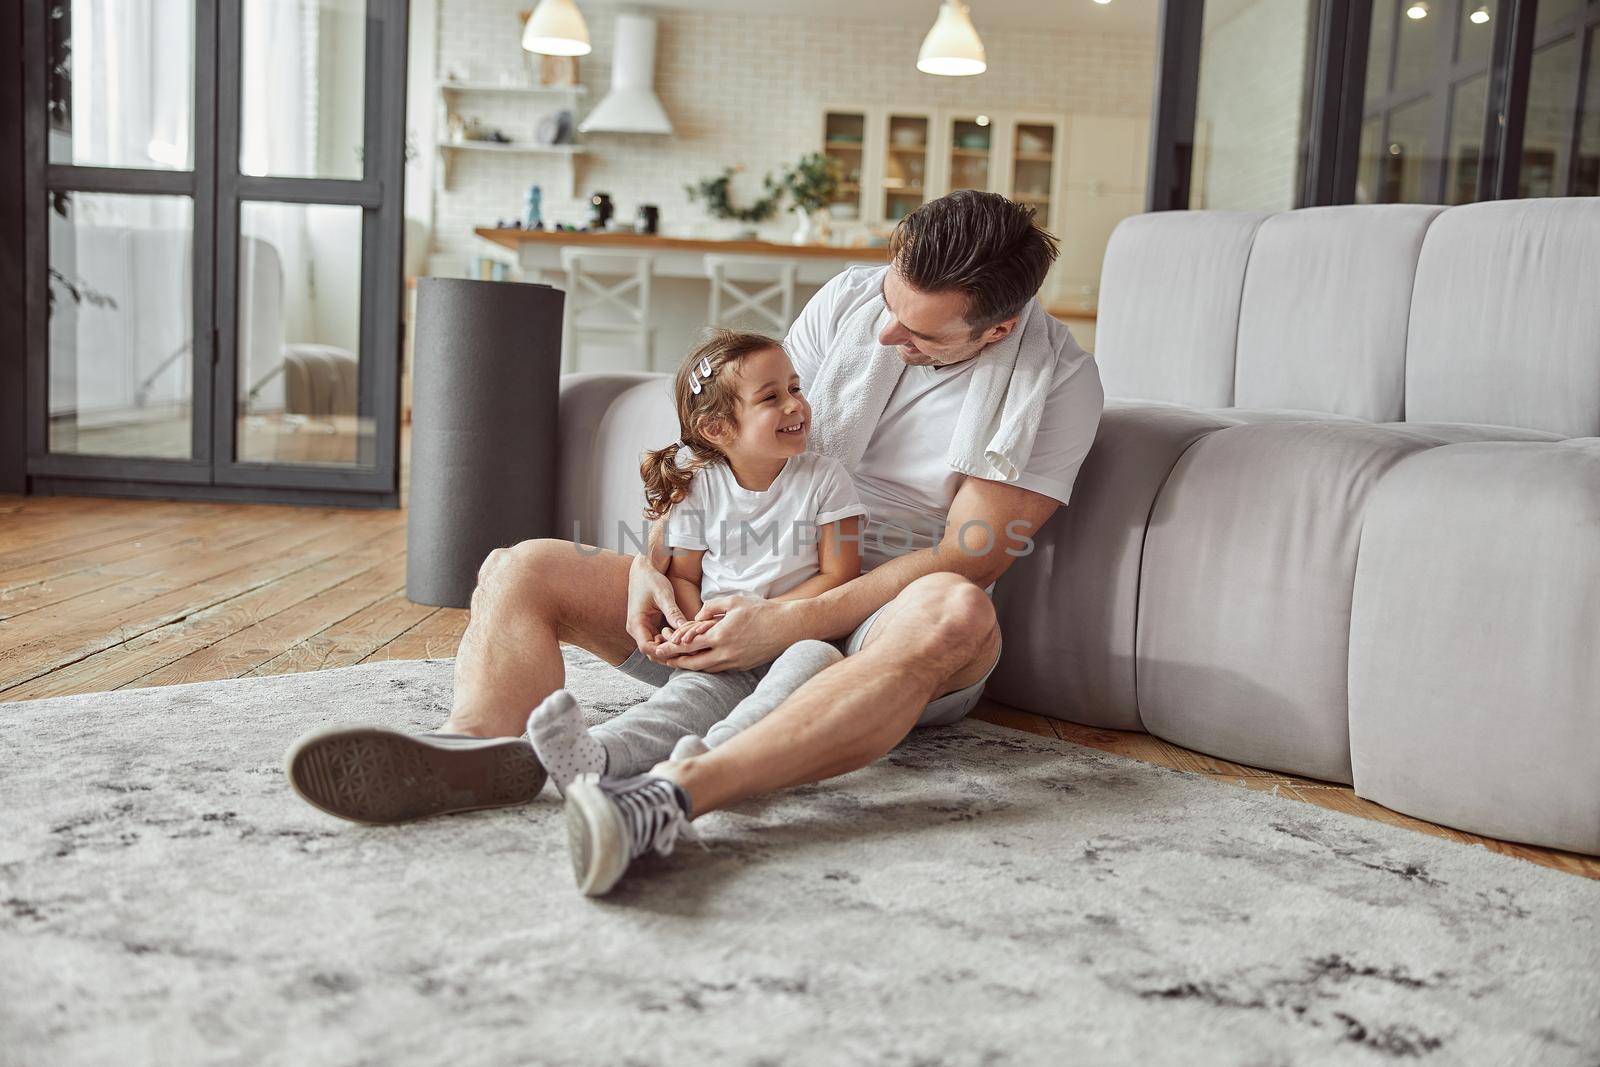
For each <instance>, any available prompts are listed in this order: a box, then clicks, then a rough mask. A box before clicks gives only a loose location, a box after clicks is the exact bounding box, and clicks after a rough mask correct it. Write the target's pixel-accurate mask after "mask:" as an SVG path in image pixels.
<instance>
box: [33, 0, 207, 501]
mask: <svg viewBox="0 0 1600 1067" xmlns="http://www.w3.org/2000/svg"><path fill="white" fill-rule="evenodd" d="M47 3H48V0H28V2H26V3H24V4H23V48H24V50H25V51H24V55H25V56H26V57H27V59H26V61H25V62H24V63H23V65H22V66H23V87H22V106H23V116H24V119H23V141H24V144H23V165H24V168H25V173H24V175H23V210H24V211H25V212H26V216H27V221H26V223H25V241H26V246H27V285H28V292H27V298H26V307H27V311H26V317H27V327H26V336H25V338H24V347H25V348H26V349H27V379H28V384H27V400H26V403H27V412H28V414H27V425H28V428H27V470H28V474H29V475H30V476H33V477H34V478H40V477H42V478H44V479H45V480H46V481H47V482H48V481H49V480H50V479H51V478H61V479H70V478H74V477H82V478H91V479H116V480H121V479H128V480H138V481H157V482H170V483H173V484H174V485H176V486H179V487H189V486H199V485H205V484H207V483H209V482H210V481H211V472H212V465H211V436H212V425H211V414H212V412H211V405H210V404H209V403H208V402H207V401H206V398H207V397H209V396H210V395H211V379H212V372H213V364H214V363H215V360H216V344H215V334H216V330H215V322H214V321H213V308H214V307H215V304H216V302H215V299H214V296H215V293H214V289H213V284H214V273H213V270H212V267H213V259H212V257H213V255H214V250H215V244H214V242H213V241H212V237H211V229H210V227H211V223H212V219H213V217H214V215H215V188H216V185H215V174H214V169H215V159H216V153H215V152H214V151H213V150H212V146H211V143H210V134H211V131H212V129H213V128H214V126H215V122H214V115H215V112H214V110H213V108H214V106H215V99H216V96H215V92H214V91H213V90H214V87H215V85H216V80H217V56H216V50H215V49H214V48H209V47H206V42H208V41H210V40H213V39H214V38H215V33H216V8H215V6H214V5H212V4H209V3H203V2H202V3H196V4H195V6H194V26H193V31H194V36H193V41H194V44H193V61H194V83H193V85H194V91H193V99H192V103H191V111H192V118H193V130H192V137H191V140H190V143H191V144H192V145H193V159H192V160H191V167H190V169H189V170H187V171H174V170H142V169H137V168H129V167H96V166H77V165H74V164H62V163H51V162H50V159H49V151H50V146H49V138H50V128H49V127H50V124H49V121H48V120H47V118H46V115H47V114H48V110H49V78H50V70H49V60H48V58H47V57H48V56H49V54H50V48H49V43H50V39H49V27H48V26H47V25H46V22H47V19H48V12H47V10H46V8H47ZM72 193H120V194H131V195H144V196H162V195H167V196H184V197H187V198H188V199H189V202H190V212H191V213H190V226H191V230H190V242H191V256H192V258H191V261H190V262H191V267H192V270H191V273H192V275H193V282H192V285H193V290H192V292H191V294H190V305H191V306H190V338H191V340H190V342H189V352H190V371H191V376H190V394H189V395H190V397H191V401H190V417H189V418H190V425H189V429H190V443H189V458H188V459H158V458H154V457H141V456H95V455H79V454H76V453H71V452H51V451H50V213H51V212H52V211H53V210H54V209H55V201H56V197H57V196H59V195H62V194H66V195H71V194H72Z"/></svg>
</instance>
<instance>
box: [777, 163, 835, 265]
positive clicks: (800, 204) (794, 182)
mask: <svg viewBox="0 0 1600 1067" xmlns="http://www.w3.org/2000/svg"><path fill="white" fill-rule="evenodd" d="M838 166H839V165H838V162H837V161H836V160H832V159H829V158H828V157H827V156H825V155H823V154H822V153H821V152H813V153H811V154H810V155H808V156H802V157H801V158H800V161H799V162H798V163H796V164H795V165H794V166H793V167H791V168H790V169H789V170H787V171H785V172H784V174H783V189H784V191H785V192H787V193H788V194H789V199H790V200H792V201H793V202H794V209H793V210H794V215H795V221H796V223H797V224H798V225H797V227H796V229H795V233H794V238H793V240H794V243H795V244H797V245H803V244H810V243H811V242H812V241H813V240H815V239H817V236H818V233H817V231H818V225H817V223H818V215H819V214H820V213H821V212H822V210H823V209H824V208H826V207H827V206H828V204H829V203H830V202H831V201H832V200H833V198H834V196H835V195H836V194H837V193H838V192H839V170H838Z"/></svg>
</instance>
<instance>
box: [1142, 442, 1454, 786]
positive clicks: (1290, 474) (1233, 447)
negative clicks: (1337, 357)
mask: <svg viewBox="0 0 1600 1067" xmlns="http://www.w3.org/2000/svg"><path fill="white" fill-rule="evenodd" d="M1437 444H1439V442H1438V441H1437V440H1436V439H1434V438H1430V437H1428V436H1426V435H1423V434H1419V433H1415V432H1412V431H1408V430H1396V429H1384V428H1380V427H1377V426H1372V425H1370V424H1366V423H1359V422H1345V421H1338V420H1336V421H1306V422H1263V423H1259V424H1254V425H1239V426H1231V427H1227V428H1225V429H1221V430H1217V431H1216V432H1214V433H1211V434H1207V435H1206V436H1205V437H1202V438H1201V439H1200V440H1199V441H1197V442H1195V444H1194V445H1193V447H1191V448H1190V449H1189V450H1188V451H1187V452H1185V453H1184V455H1183V457H1182V458H1181V459H1180V460H1179V461H1178V463H1177V464H1176V466H1175V467H1174V468H1173V471H1172V474H1171V476H1170V477H1169V478H1168V479H1167V482H1166V485H1165V487H1164V488H1163V489H1162V490H1161V493H1160V495H1159V496H1158V497H1157V499H1156V504H1155V508H1154V510H1153V511H1152V512H1151V515H1150V530H1149V533H1148V535H1147V536H1146V538H1145V551H1144V563H1143V567H1142V570H1141V579H1140V584H1139V609H1138V610H1139V615H1138V619H1139V621H1138V639H1137V650H1138V652H1137V655H1138V662H1137V668H1136V670H1137V675H1136V676H1137V685H1138V696H1139V716H1140V719H1141V721H1142V722H1143V723H1144V726H1145V729H1147V730H1149V731H1150V732H1151V733H1153V734H1156V735H1157V736H1160V737H1164V738H1166V739H1167V740H1169V741H1173V742H1175V743H1177V744H1180V745H1183V746H1185V747H1188V748H1192V749H1198V750H1199V751H1201V752H1209V753H1213V754H1216V755H1219V756H1225V757H1226V758H1228V759H1232V760H1238V761H1240V762H1243V763H1249V764H1253V765H1255V766H1258V767H1268V768H1273V769H1276V770H1283V771H1290V772H1292V773H1295V774H1304V775H1308V776H1310V777H1313V778H1322V779H1327V780H1330V781H1337V782H1349V781H1350V777H1351V772H1350V739H1349V730H1348V725H1347V721H1346V715H1347V701H1346V694H1345V689H1346V671H1347V668H1348V664H1347V662H1346V641H1347V638H1348V635H1349V619H1350V590H1351V585H1352V582H1353V581H1354V576H1355V567H1356V549H1357V544H1358V542H1359V539H1360V535H1361V524H1362V520H1363V514H1364V512H1365V509H1366V502H1367V499H1368V498H1369V497H1370V495H1371V494H1372V492H1373V490H1374V488H1375V487H1376V486H1377V485H1378V484H1379V483H1380V481H1381V480H1382V478H1383V477H1384V475H1385V474H1386V473H1387V472H1388V471H1389V469H1390V468H1392V467H1393V466H1394V465H1395V464H1396V463H1399V462H1400V461H1401V460H1402V459H1404V458H1405V457H1406V456H1408V455H1411V454H1412V453H1414V452H1417V451H1420V450H1424V449H1428V448H1431V447H1434V446H1436V445H1437Z"/></svg>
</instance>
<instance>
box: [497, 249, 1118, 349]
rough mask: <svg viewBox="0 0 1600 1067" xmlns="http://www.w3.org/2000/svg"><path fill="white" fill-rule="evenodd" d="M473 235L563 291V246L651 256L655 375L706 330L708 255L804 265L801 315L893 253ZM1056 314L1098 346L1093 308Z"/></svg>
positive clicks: (527, 274)
mask: <svg viewBox="0 0 1600 1067" xmlns="http://www.w3.org/2000/svg"><path fill="white" fill-rule="evenodd" d="M474 232H475V233H476V234H477V235H478V236H479V237H480V238H482V239H483V240H484V241H485V242H486V243H488V244H492V245H494V246H496V247H497V248H498V249H500V250H501V251H500V252H499V253H498V255H499V257H501V258H506V259H513V258H514V260H515V264H516V269H517V271H518V272H519V273H520V274H521V275H522V276H523V277H524V278H526V279H527V280H528V281H543V282H548V283H551V284H554V285H557V286H564V285H565V284H566V275H565V272H564V271H563V269H562V266H561V249H562V248H564V247H576V248H604V249H615V250H617V251H629V252H632V251H635V250H637V251H639V252H648V253H650V254H651V255H652V256H653V257H654V263H653V264H652V266H651V273H652V274H653V275H654V276H655V277H656V278H657V279H658V281H657V283H656V284H655V286H654V290H655V291H654V293H653V295H652V300H651V305H652V307H651V312H652V313H651V326H652V327H653V330H654V333H655V343H654V345H653V348H654V350H655V351H654V356H655V358H654V360H653V361H652V363H653V367H652V369H656V370H670V369H672V368H674V367H676V366H677V364H678V361H679V360H680V359H682V358H683V353H684V352H687V351H688V350H689V348H690V347H692V346H693V344H694V343H695V341H696V340H697V339H698V337H699V336H700V335H701V332H702V330H703V329H704V326H705V321H706V302H707V297H708V295H709V292H708V288H707V280H706V269H705V257H706V255H707V254H709V253H715V254H719V255H732V256H749V257H751V258H754V259H785V260H790V261H792V262H794V263H795V264H796V265H797V267H798V270H797V271H796V286H795V305H794V306H795V311H796V312H798V311H799V310H800V308H802V307H804V306H805V302H806V301H807V300H809V299H810V298H811V296H812V294H813V293H815V292H816V291H817V288H818V287H819V286H821V285H822V284H823V283H824V282H826V281H827V280H828V279H830V278H832V277H833V276H834V275H836V274H838V273H839V272H840V271H841V270H844V269H845V268H846V267H848V266H850V265H852V264H857V263H861V264H868V265H873V266H877V265H881V264H883V263H885V262H887V261H888V258H889V250H888V249H887V248H885V247H883V246H876V247H862V248H844V247H839V246H836V245H793V244H783V243H780V242H776V241H759V240H734V239H718V238H714V237H662V236H650V235H649V234H638V233H632V232H626V231H622V232H610V233H589V232H586V231H577V230H517V229H499V228H496V227H491V226H480V227H478V228H477V229H476V230H474ZM507 253H509V256H508V255H507ZM1050 312H1051V314H1053V315H1055V316H1056V317H1057V318H1060V319H1062V320H1064V321H1066V322H1067V323H1068V324H1069V325H1071V326H1072V327H1073V332H1074V333H1075V334H1077V335H1078V336H1079V341H1080V343H1083V344H1085V345H1086V346H1087V345H1089V344H1092V338H1093V325H1092V323H1093V319H1094V312H1093V311H1086V310H1080V309H1077V308H1068V307H1059V308H1058V307H1052V308H1050ZM752 325H754V326H755V327H756V328H759V329H762V330H763V331H764V332H769V333H771V332H781V331H774V330H773V327H772V326H771V325H770V324H756V323H753V324H752ZM1085 337H1087V338H1088V340H1085ZM581 369H583V370H610V369H616V370H622V369H640V363H639V361H638V359H637V356H632V357H630V356H629V355H628V354H627V353H625V352H624V353H620V354H614V355H608V354H607V353H606V352H605V351H603V350H599V351H596V352H595V353H594V354H593V355H592V356H591V355H590V354H588V353H587V352H586V353H585V355H584V357H583V362H582V365H581Z"/></svg>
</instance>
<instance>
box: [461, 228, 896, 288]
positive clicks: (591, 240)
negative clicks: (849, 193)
mask: <svg viewBox="0 0 1600 1067" xmlns="http://www.w3.org/2000/svg"><path fill="white" fill-rule="evenodd" d="M474 232H475V233H477V235H478V236H479V237H481V238H483V239H484V240H485V241H489V242H491V243H493V244H496V245H499V246H500V247H502V248H505V249H508V250H510V251H511V252H512V253H513V254H514V255H515V256H516V259H517V266H518V267H519V268H520V269H521V270H522V271H523V273H525V274H530V275H532V274H539V273H543V272H551V271H559V270H560V269H561V249H562V248H563V247H564V246H573V247H579V248H605V249H616V250H618V251H629V252H632V251H635V250H637V251H639V252H649V253H651V254H652V255H654V256H655V264H654V267H653V271H652V273H654V274H656V275H658V276H660V277H665V278H701V279H703V278H705V276H706V268H705V257H706V254H707V253H717V254H719V255H729V256H750V257H751V258H759V259H787V260H793V261H794V262H795V263H797V264H798V266H799V270H798V271H797V273H796V280H798V281H799V283H800V284H801V285H802V286H818V285H821V284H822V283H823V282H825V281H827V280H828V279H829V278H831V277H833V276H834V275H835V274H838V273H839V272H840V271H841V270H843V269H844V268H845V267H847V266H849V265H850V264H852V263H872V264H877V263H884V262H886V261H887V260H888V258H889V250H888V249H887V248H883V247H877V248H842V247H837V246H834V245H791V244H780V243H778V242H775V241H748V240H733V239H728V240H720V239H718V238H714V237H659V236H657V237H652V236H650V235H649V234H642V233H631V232H627V231H618V232H614V233H588V232H586V231H581V230H506V229H497V228H494V227H490V226H480V227H478V228H477V230H475V231H474Z"/></svg>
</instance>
